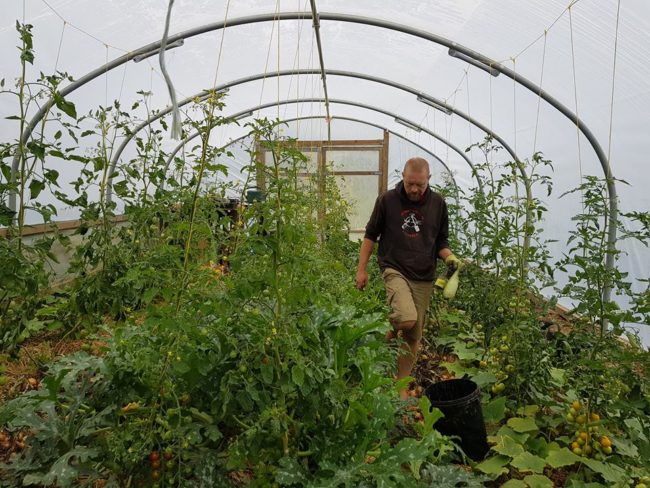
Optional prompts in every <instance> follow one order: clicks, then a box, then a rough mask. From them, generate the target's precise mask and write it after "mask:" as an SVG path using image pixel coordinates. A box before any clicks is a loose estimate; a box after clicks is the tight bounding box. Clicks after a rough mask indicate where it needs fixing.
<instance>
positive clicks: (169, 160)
mask: <svg viewBox="0 0 650 488" xmlns="http://www.w3.org/2000/svg"><path fill="white" fill-rule="evenodd" d="M325 118H326V116H323V115H308V116H304V117H293V118H290V119H283V120H282V122H296V121H299V120H313V119H325ZM330 120H347V121H350V122H358V123H360V124H364V125H368V126H371V127H376V128H377V129H381V130H385V131H387V132H389V133H390V134H393V135H394V136H395V137H399V138H400V139H403V140H405V141H407V142H408V143H410V144H413V145H414V146H416V147H417V148H419V149H420V150H422V151H424V152H426V153H427V154H429V155H430V156H431V157H432V158H433V159H434V160H435V161H437V162H438V163H440V164H441V165H442V167H443V168H445V169H446V170H447V173H448V174H449V177H450V178H451V181H452V182H453V184H454V187H455V188H456V192H458V191H460V190H459V187H458V183H457V182H456V178H454V174H453V173H452V171H451V169H449V166H447V163H445V162H444V161H443V160H442V159H440V158H439V157H438V156H437V155H436V154H435V153H434V152H432V151H431V150H429V149H427V148H425V147H424V146H422V145H420V144H418V143H417V142H415V141H413V140H412V139H409V138H408V137H405V136H403V135H402V134H399V133H397V132H395V131H392V130H390V129H388V128H387V127H384V126H383V125H379V124H373V123H372V122H368V121H365V120H361V119H355V118H354V117H339V116H332V117H330ZM199 135H200V132H199V131H195V132H193V133H192V134H190V135H189V136H187V137H186V138H185V139H183V140H182V141H181V142H179V143H178V144H177V145H176V147H175V148H174V149H173V150H172V152H171V153H169V156H168V157H167V160H166V162H165V169H164V170H163V171H164V173H165V174H167V171H168V170H169V166H170V165H171V163H172V161H173V159H174V158H175V157H176V154H178V151H180V150H181V149H182V148H183V146H185V145H186V144H187V143H188V142H190V141H191V140H192V139H196V138H197V137H198V136H199ZM247 137H250V133H248V134H244V135H243V136H240V137H238V138H236V139H233V140H232V141H230V142H229V143H228V144H226V145H225V146H224V147H228V146H231V145H233V144H235V143H237V142H239V141H241V140H243V139H246V138H247Z"/></svg>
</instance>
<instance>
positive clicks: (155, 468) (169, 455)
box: [149, 447, 174, 481]
mask: <svg viewBox="0 0 650 488" xmlns="http://www.w3.org/2000/svg"><path fill="white" fill-rule="evenodd" d="M163 460H164V463H165V468H167V469H171V468H172V467H173V465H174V452H173V451H172V450H171V448H169V447H168V448H166V449H165V450H164V451H163V453H162V457H161V454H160V452H159V451H151V452H150V453H149V461H150V462H151V479H152V480H153V481H158V480H160V478H161V474H160V471H161V469H162V468H163V464H162V462H163Z"/></svg>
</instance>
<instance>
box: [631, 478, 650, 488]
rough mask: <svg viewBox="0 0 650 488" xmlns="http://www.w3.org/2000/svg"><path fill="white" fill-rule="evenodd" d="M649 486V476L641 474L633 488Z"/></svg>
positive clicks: (646, 487)
mask: <svg viewBox="0 0 650 488" xmlns="http://www.w3.org/2000/svg"><path fill="white" fill-rule="evenodd" d="M648 486H650V476H642V477H641V478H640V479H639V482H638V483H637V484H636V485H634V488H648Z"/></svg>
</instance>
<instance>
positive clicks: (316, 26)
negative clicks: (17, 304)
mask: <svg viewBox="0 0 650 488" xmlns="http://www.w3.org/2000/svg"><path fill="white" fill-rule="evenodd" d="M310 3H311V16H312V19H313V26H314V32H315V34H316V46H317V47H318V60H319V62H320V71H321V75H320V77H321V80H322V81H323V95H324V97H325V114H326V115H327V119H325V120H326V121H327V140H328V141H331V140H332V128H331V126H330V122H329V121H330V118H331V116H330V101H329V95H328V94H327V75H326V71H325V61H324V60H323V45H322V43H321V41H320V21H319V20H318V11H317V10H316V0H310Z"/></svg>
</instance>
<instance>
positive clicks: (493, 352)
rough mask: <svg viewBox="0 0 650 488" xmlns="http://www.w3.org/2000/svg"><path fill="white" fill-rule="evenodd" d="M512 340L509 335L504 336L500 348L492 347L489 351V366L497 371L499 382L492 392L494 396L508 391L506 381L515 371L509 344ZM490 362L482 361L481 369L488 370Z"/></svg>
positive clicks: (494, 385)
mask: <svg viewBox="0 0 650 488" xmlns="http://www.w3.org/2000/svg"><path fill="white" fill-rule="evenodd" d="M509 342H510V338H509V337H508V336H507V335H505V334H504V335H502V336H501V340H500V341H499V345H498V347H496V346H492V347H491V348H490V349H489V350H488V353H489V364H491V365H492V367H493V368H495V369H496V370H497V372H496V373H495V376H496V378H497V382H496V383H495V384H493V385H492V388H491V391H492V394H493V395H498V394H499V393H502V392H503V391H504V390H505V389H506V381H507V380H508V378H509V377H510V375H511V374H512V373H514V371H515V366H514V364H512V362H511V358H510V355H509V354H508V353H509V352H510V346H509V345H508V343H509ZM487 366H488V362H486V361H481V362H480V363H479V367H481V368H486V367H487Z"/></svg>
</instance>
